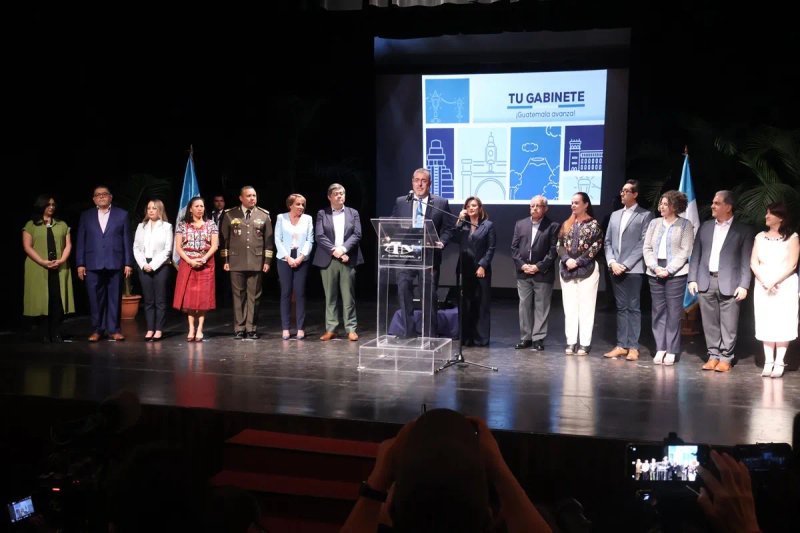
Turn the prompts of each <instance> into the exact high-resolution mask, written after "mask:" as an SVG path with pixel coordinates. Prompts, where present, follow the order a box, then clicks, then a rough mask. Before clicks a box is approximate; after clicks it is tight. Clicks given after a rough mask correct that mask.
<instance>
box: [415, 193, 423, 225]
mask: <svg viewBox="0 0 800 533" xmlns="http://www.w3.org/2000/svg"><path fill="white" fill-rule="evenodd" d="M423 218H425V215H423V214H422V200H417V214H416V216H415V217H414V227H415V228H421V227H422V219H423Z"/></svg>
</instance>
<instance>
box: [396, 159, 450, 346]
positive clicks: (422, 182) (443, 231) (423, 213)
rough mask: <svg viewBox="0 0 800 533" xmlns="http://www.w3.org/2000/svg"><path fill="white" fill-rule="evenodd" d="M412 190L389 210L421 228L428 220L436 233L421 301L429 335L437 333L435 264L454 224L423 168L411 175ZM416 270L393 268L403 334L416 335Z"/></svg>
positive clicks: (429, 176) (439, 259) (439, 260)
mask: <svg viewBox="0 0 800 533" xmlns="http://www.w3.org/2000/svg"><path fill="white" fill-rule="evenodd" d="M411 187H412V189H413V191H412V193H411V194H410V198H409V196H399V197H398V198H397V200H395V203H394V208H393V209H392V217H393V218H411V219H412V221H413V226H414V227H419V228H421V227H422V225H423V220H432V221H433V225H434V227H435V228H436V232H437V233H438V234H439V239H440V241H439V243H438V248H437V249H436V250H435V251H434V253H433V269H432V272H431V278H432V280H431V283H432V288H431V291H430V292H429V294H430V296H431V297H430V299H428V298H426V301H424V302H423V308H424V309H425V311H426V312H425V314H426V316H429V317H430V319H431V333H430V336H431V337H436V336H437V335H438V328H437V325H438V320H437V316H436V313H437V309H436V307H437V306H436V303H437V302H436V291H437V289H438V287H439V266H440V265H441V263H442V248H444V247H445V246H446V245H447V243H448V241H449V240H450V237H451V236H452V232H453V228H454V224H453V218H454V217H453V216H451V215H450V214H449V213H450V204H449V202H448V201H447V200H446V199H445V198H440V197H438V196H434V195H432V194H431V193H430V192H431V173H430V171H429V170H428V169H426V168H418V169H417V170H415V171H414V174H413V176H412V178H411ZM419 274H420V271H419V270H410V269H407V270H404V269H399V270H398V271H397V294H398V299H399V300H400V309H401V311H402V314H403V325H402V328H403V334H402V336H403V337H416V335H417V334H416V328H415V327H414V280H415V278H419V279H421V278H420V276H419Z"/></svg>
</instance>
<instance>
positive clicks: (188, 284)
mask: <svg viewBox="0 0 800 533" xmlns="http://www.w3.org/2000/svg"><path fill="white" fill-rule="evenodd" d="M218 247H219V235H218V233H217V226H216V224H214V221H213V220H210V219H208V217H206V207H205V203H204V202H203V199H202V198H200V197H199V196H195V197H194V198H192V199H191V200H189V205H188V206H187V207H186V216H185V217H184V218H183V220H182V221H181V222H180V223H179V224H178V228H177V229H176V231H175V250H176V251H177V252H178V255H179V256H180V258H181V262H180V264H179V265H178V279H177V281H176V282H175V297H174V298H173V300H172V306H173V307H174V308H175V309H180V310H181V311H183V312H184V313H186V314H187V315H188V317H189V333H188V334H187V336H186V340H187V341H189V342H193V341H197V342H201V341H202V340H203V323H204V322H205V319H206V312H207V311H209V310H211V309H214V308H216V306H217V305H216V300H215V298H214V293H215V286H214V253H215V252H216V251H217V248H218Z"/></svg>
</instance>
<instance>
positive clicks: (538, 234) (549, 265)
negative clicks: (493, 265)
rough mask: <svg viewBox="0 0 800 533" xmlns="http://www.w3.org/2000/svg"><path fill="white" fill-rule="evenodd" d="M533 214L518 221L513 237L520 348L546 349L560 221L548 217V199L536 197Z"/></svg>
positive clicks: (512, 256) (512, 255) (531, 206)
mask: <svg viewBox="0 0 800 533" xmlns="http://www.w3.org/2000/svg"><path fill="white" fill-rule="evenodd" d="M530 210H531V216H530V217H527V218H523V219H522V220H518V221H517V224H516V225H515V226H514V237H513V238H512V240H511V258H512V259H513V260H514V265H515V266H516V268H515V270H516V273H517V294H519V332H520V341H519V342H518V343H517V344H516V346H514V348H515V349H517V350H523V349H525V348H530V347H531V346H533V348H534V349H535V350H537V351H542V350H544V338H545V337H546V336H547V320H548V318H549V316H550V300H551V298H552V296H553V283H554V282H555V268H553V265H554V262H555V258H556V244H557V243H558V222H553V221H552V220H550V219H549V218H547V216H545V215H546V214H547V198H545V197H544V196H534V197H533V198H531V204H530Z"/></svg>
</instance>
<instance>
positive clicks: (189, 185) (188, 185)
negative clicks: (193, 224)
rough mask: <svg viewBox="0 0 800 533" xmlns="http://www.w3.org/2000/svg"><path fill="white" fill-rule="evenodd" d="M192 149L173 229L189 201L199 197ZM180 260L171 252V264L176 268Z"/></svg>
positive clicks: (176, 254)
mask: <svg viewBox="0 0 800 533" xmlns="http://www.w3.org/2000/svg"><path fill="white" fill-rule="evenodd" d="M192 152H193V149H192V147H189V160H188V161H186V171H185V172H184V173H183V188H182V189H181V202H180V204H179V205H178V217H177V218H176V219H175V229H178V224H180V223H181V220H183V217H184V216H185V215H186V206H187V205H188V203H189V200H191V199H192V198H194V197H195V196H200V186H199V185H197V176H196V175H195V173H194V158H193V157H192ZM180 260H181V258H180V256H179V255H178V252H177V250H173V251H172V262H173V263H175V267H176V268H177V266H178V263H179V262H180Z"/></svg>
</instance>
